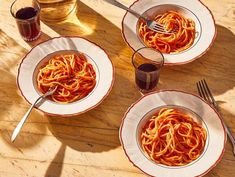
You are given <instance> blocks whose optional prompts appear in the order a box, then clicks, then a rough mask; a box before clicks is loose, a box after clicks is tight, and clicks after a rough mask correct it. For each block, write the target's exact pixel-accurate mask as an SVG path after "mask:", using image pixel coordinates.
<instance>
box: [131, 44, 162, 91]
mask: <svg viewBox="0 0 235 177" xmlns="http://www.w3.org/2000/svg"><path fill="white" fill-rule="evenodd" d="M132 64H133V66H134V67H135V82H136V85H137V86H138V88H139V90H140V91H141V92H142V93H147V92H151V91H154V90H155V89H156V87H157V84H158V81H159V76H160V71H161V68H162V67H163V65H164V56H163V54H162V53H161V52H160V51H158V50H155V49H152V48H148V47H143V48H140V49H138V50H137V51H135V52H134V54H133V55H132Z"/></svg>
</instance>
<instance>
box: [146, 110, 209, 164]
mask: <svg viewBox="0 0 235 177" xmlns="http://www.w3.org/2000/svg"><path fill="white" fill-rule="evenodd" d="M206 136H207V135H206V130H205V129H204V128H203V127H202V126H201V125H200V124H199V123H197V122H195V121H194V120H193V119H192V118H191V117H190V116H189V115H187V114H185V113H183V112H182V111H180V110H178V109H176V108H162V109H161V110H160V111H159V112H158V113H156V114H155V115H154V116H152V117H151V119H149V120H148V121H147V123H146V124H145V126H144V128H143V131H142V133H141V145H142V149H143V151H144V152H145V154H146V155H147V156H148V157H149V158H150V159H151V160H153V161H155V162H157V163H160V164H164V165H167V166H182V165H186V164H188V163H190V162H192V161H193V160H195V159H197V158H198V157H199V156H200V155H201V153H202V151H203V149H204V147H205V143H206Z"/></svg>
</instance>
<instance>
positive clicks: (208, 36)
mask: <svg viewBox="0 0 235 177" xmlns="http://www.w3.org/2000/svg"><path fill="white" fill-rule="evenodd" d="M130 8H131V9H132V10H134V11H136V12H138V13H139V14H147V16H150V17H151V16H155V15H156V14H162V13H164V12H167V11H170V10H173V11H177V12H178V13H180V14H182V15H183V16H184V17H186V18H190V19H192V20H193V21H194V22H195V30H196V35H195V40H194V43H193V44H192V46H191V47H189V48H188V49H186V50H184V51H182V52H179V53H172V54H167V53H163V55H164V58H165V63H164V64H165V65H181V64H185V63H189V62H191V61H193V60H195V59H197V58H199V57H201V56H202V55H203V54H205V53H206V52H207V51H208V50H209V48H210V47H211V45H212V44H213V42H214V40H215V37H216V27H215V20H214V17H213V15H212V13H211V11H210V10H209V8H208V7H206V6H205V5H204V4H203V3H202V2H201V1H199V0H191V1H184V0H178V1H175V0H161V1H155V0H137V1H135V2H134V3H133V4H132V5H131V6H130ZM137 31H138V19H137V18H136V17H135V16H134V15H132V14H131V13H129V12H127V13H126V14H125V15H124V17H123V20H122V35H123V38H124V40H125V41H126V43H127V44H128V45H129V46H130V47H131V48H132V49H133V50H134V51H136V50H138V49H139V48H141V47H144V46H145V44H144V42H142V40H141V38H140V37H139V35H138V34H137V33H138V32H137Z"/></svg>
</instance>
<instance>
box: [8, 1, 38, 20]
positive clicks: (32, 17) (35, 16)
mask: <svg viewBox="0 0 235 177" xmlns="http://www.w3.org/2000/svg"><path fill="white" fill-rule="evenodd" d="M16 1H18V0H14V1H13V2H12V4H11V7H10V12H11V15H12V16H13V17H14V18H15V19H16V20H18V21H22V22H25V21H30V20H33V19H34V18H35V17H36V16H38V15H39V13H40V11H41V7H40V5H39V2H38V0H32V1H34V2H35V3H36V4H37V7H38V12H37V14H36V15H35V16H33V17H31V18H28V19H20V18H17V17H16V16H15V14H14V13H13V11H12V8H13V6H14V4H15V3H16Z"/></svg>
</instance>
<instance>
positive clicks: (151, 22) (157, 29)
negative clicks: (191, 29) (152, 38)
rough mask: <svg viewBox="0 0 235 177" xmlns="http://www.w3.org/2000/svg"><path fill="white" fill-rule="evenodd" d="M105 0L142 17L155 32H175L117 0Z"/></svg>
mask: <svg viewBox="0 0 235 177" xmlns="http://www.w3.org/2000/svg"><path fill="white" fill-rule="evenodd" d="M105 1H107V2H109V3H111V4H112V5H115V6H117V7H119V8H121V9H124V10H126V11H127V12H130V13H132V14H133V15H134V16H135V17H137V18H141V19H143V20H144V21H145V22H146V24H147V26H148V28H149V29H151V30H153V31H155V32H157V33H162V34H172V33H174V32H175V31H174V30H171V31H167V30H166V29H165V28H164V26H163V25H162V24H160V23H157V22H156V21H154V20H150V19H148V18H146V17H144V16H143V15H140V14H139V13H137V12H136V11H134V10H132V9H131V8H128V7H126V6H125V5H123V4H121V3H120V2H118V1H116V0H105Z"/></svg>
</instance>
